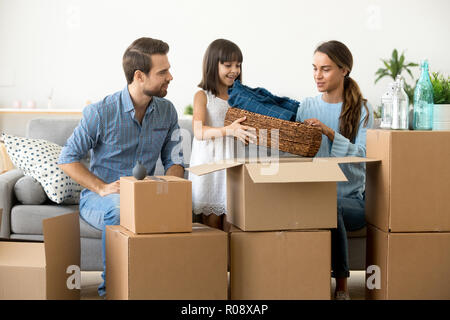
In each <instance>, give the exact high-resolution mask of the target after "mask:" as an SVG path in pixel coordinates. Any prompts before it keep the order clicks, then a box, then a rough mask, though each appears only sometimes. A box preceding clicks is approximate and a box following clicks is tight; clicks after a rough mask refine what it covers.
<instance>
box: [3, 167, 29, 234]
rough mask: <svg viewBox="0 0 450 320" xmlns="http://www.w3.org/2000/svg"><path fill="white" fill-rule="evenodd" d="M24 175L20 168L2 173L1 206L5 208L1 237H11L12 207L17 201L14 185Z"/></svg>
mask: <svg viewBox="0 0 450 320" xmlns="http://www.w3.org/2000/svg"><path fill="white" fill-rule="evenodd" d="M21 177H23V172H22V170H20V169H13V170H10V171H7V172H5V173H3V174H0V208H3V214H2V223H1V229H0V238H9V236H10V233H11V209H12V207H13V206H14V205H15V203H16V201H17V200H16V196H15V194H14V185H15V184H16V182H17V180H19V179H20V178H21Z"/></svg>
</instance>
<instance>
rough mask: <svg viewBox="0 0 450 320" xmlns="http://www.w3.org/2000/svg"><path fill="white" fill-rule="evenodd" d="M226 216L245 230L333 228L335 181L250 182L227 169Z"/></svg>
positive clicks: (243, 172)
mask: <svg viewBox="0 0 450 320" xmlns="http://www.w3.org/2000/svg"><path fill="white" fill-rule="evenodd" d="M227 219H228V220H229V221H230V223H232V224H234V225H236V226H237V227H239V228H240V229H242V230H245V231H264V230H292V229H294V230H295V229H328V228H335V227H336V224H337V219H336V183H335V182H321V183H318V182H310V183H253V180H252V179H251V177H250V175H249V173H248V171H247V168H246V166H240V167H235V168H231V169H228V170H227Z"/></svg>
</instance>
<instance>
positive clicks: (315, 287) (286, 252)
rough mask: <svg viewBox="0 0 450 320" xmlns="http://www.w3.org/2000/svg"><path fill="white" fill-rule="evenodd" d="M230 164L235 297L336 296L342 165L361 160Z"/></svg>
mask: <svg viewBox="0 0 450 320" xmlns="http://www.w3.org/2000/svg"><path fill="white" fill-rule="evenodd" d="M277 160H278V161H275V162H265V161H261V160H255V159H243V160H236V161H231V160H229V161H223V162H217V163H214V164H207V165H202V166H197V167H193V168H190V169H189V170H190V171H191V172H192V173H194V174H196V175H204V174H208V173H211V172H214V171H217V170H224V169H226V170H227V197H228V199H227V219H228V221H229V222H230V223H231V224H232V225H234V226H235V227H232V228H231V230H230V231H229V235H230V239H229V241H230V265H231V268H230V278H231V281H230V285H231V290H230V291H231V293H230V297H231V299H245V300H247V299H269V300H270V299H330V291H331V288H330V286H331V278H330V276H331V234H330V231H329V229H332V228H336V225H337V217H336V201H337V193H336V182H337V181H346V180H347V179H346V178H345V176H344V174H343V173H342V171H341V169H340V168H339V166H338V164H339V163H346V162H366V161H368V160H367V159H361V158H327V159H323V158H322V159H311V158H287V159H277Z"/></svg>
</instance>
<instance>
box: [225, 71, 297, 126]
mask: <svg viewBox="0 0 450 320" xmlns="http://www.w3.org/2000/svg"><path fill="white" fill-rule="evenodd" d="M228 95H229V97H228V104H229V105H230V106H231V107H236V108H240V109H244V110H247V111H250V112H254V113H259V114H263V115H266V116H269V117H274V118H278V119H283V120H289V121H295V116H296V114H297V109H298V107H299V106H300V102H298V101H296V100H293V99H290V98H288V97H278V96H275V95H273V94H272V93H270V92H269V91H268V90H267V89H264V88H250V87H247V86H245V85H243V84H242V83H241V82H240V81H239V80H236V81H234V84H233V86H232V87H230V88H229V89H228Z"/></svg>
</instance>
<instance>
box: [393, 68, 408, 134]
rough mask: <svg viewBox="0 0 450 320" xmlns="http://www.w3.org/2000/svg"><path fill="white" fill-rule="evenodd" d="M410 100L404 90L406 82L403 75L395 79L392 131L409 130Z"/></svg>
mask: <svg viewBox="0 0 450 320" xmlns="http://www.w3.org/2000/svg"><path fill="white" fill-rule="evenodd" d="M408 111H409V99H408V95H407V94H406V92H405V89H404V80H403V77H402V76H401V75H398V76H397V78H396V79H395V84H394V93H393V96H392V124H391V129H394V130H408V129H409V112H408Z"/></svg>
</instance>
